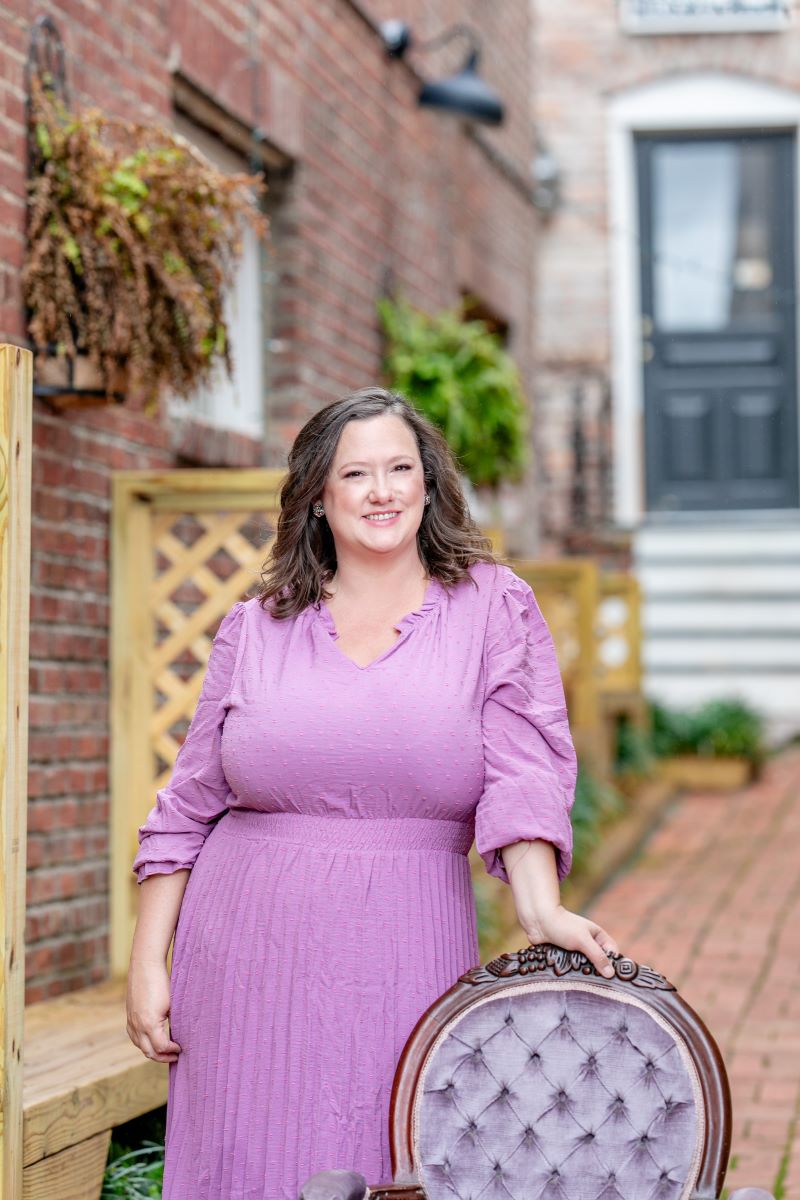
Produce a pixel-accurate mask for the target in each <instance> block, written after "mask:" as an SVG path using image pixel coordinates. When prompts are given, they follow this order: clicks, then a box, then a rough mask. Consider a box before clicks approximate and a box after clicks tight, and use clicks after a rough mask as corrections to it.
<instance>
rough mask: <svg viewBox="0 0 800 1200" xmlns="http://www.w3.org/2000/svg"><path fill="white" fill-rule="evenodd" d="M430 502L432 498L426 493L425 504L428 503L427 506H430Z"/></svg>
mask: <svg viewBox="0 0 800 1200" xmlns="http://www.w3.org/2000/svg"><path fill="white" fill-rule="evenodd" d="M430 502H431V498H430V496H429V495H428V493H427V492H426V493H425V503H426V504H430Z"/></svg>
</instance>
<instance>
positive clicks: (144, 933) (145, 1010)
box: [127, 870, 189, 1062]
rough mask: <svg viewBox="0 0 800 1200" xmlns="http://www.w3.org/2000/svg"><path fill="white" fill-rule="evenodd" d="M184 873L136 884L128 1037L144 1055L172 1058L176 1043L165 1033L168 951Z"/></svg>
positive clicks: (159, 1059)
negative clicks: (136, 898)
mask: <svg viewBox="0 0 800 1200" xmlns="http://www.w3.org/2000/svg"><path fill="white" fill-rule="evenodd" d="M188 879H189V871H185V870H178V871H173V872H171V873H170V874H155V875H150V876H149V877H148V878H147V879H145V880H143V882H142V883H141V884H139V915H138V918H137V921H136V929H135V931H134V934H133V945H132V948H131V961H130V967H129V969H128V995H127V1014H128V1026H127V1028H128V1037H129V1038H130V1039H131V1041H132V1042H133V1044H134V1045H135V1046H138V1047H139V1049H140V1050H141V1051H142V1053H143V1054H144V1055H145V1056H146V1057H147V1058H152V1059H154V1060H155V1061H156V1062H175V1061H176V1059H177V1057H178V1054H179V1053H180V1049H181V1048H180V1046H179V1045H178V1043H177V1042H174V1041H173V1040H172V1039H171V1038H170V1036H169V1032H168V1030H169V1025H168V1019H169V1006H170V990H169V972H168V971H167V953H168V951H169V946H170V942H171V941H172V936H173V934H174V932H175V926H176V925H177V923H178V914H179V912H180V908H181V902H182V900H183V893H184V891H185V890H186V884H187V881H188Z"/></svg>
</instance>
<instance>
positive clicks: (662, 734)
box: [651, 700, 766, 791]
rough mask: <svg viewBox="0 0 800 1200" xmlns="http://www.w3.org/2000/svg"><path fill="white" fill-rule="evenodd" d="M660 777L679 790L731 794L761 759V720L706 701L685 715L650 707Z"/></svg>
mask: <svg viewBox="0 0 800 1200" xmlns="http://www.w3.org/2000/svg"><path fill="white" fill-rule="evenodd" d="M651 713H652V730H653V734H652V739H653V740H652V746H653V752H654V754H655V755H656V756H657V757H658V759H659V774H660V775H661V776H662V778H665V779H667V780H669V781H670V782H671V783H674V784H676V785H678V786H680V787H686V788H698V789H702V790H706V789H713V790H720V791H729V790H736V789H737V788H740V787H743V786H744V785H745V784H746V783H747V782H749V780H751V779H752V778H753V777H754V776H755V775H756V774H757V773H758V771H759V769H760V767H761V764H762V763H763V761H764V757H765V754H766V751H765V745H764V728H763V721H762V719H761V717H760V716H759V715H758V713H756V712H755V711H754V710H753V709H751V708H750V707H749V706H748V705H746V704H744V703H742V702H741V701H738V700H711V701H708V702H707V703H706V704H704V705H702V706H701V707H699V708H697V709H693V710H689V711H687V712H677V711H674V710H671V709H668V708H666V707H664V706H663V705H660V704H653V705H652V706H651Z"/></svg>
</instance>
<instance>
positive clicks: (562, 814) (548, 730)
mask: <svg viewBox="0 0 800 1200" xmlns="http://www.w3.org/2000/svg"><path fill="white" fill-rule="evenodd" d="M484 664H485V683H486V687H485V692H484V699H483V708H482V737H483V750H484V769H485V775H484V788H483V792H482V795H481V798H480V800H479V802H478V805H477V808H476V812H475V843H476V846H477V849H478V852H479V854H480V855H481V857H482V858H483V861H484V864H485V866H486V870H487V871H488V873H489V874H490V875H494V876H496V877H497V878H498V879H502V880H503V881H504V882H505V883H508V875H507V874H506V870H505V867H504V865H503V859H502V856H501V855H500V852H499V851H500V849H501V847H503V846H508V845H510V844H511V843H512V842H517V841H534V840H536V839H542V840H544V841H548V842H551V843H552V844H553V846H554V847H555V849H556V863H557V868H558V877H559V879H563V878H564V877H565V876H566V875H567V874H568V873H569V870H570V867H571V865H572V825H571V822H570V809H571V808H572V804H573V801H574V799H575V781H576V777H577V760H576V756H575V749H574V746H573V744H572V737H571V734H570V730H569V722H568V718H567V708H566V702H565V699H564V688H563V685H562V682H561V674H560V672H559V668H558V661H557V659H556V652H555V647H554V645H553V639H552V637H551V635H550V631H549V629H548V628H547V625H546V623H545V620H544V617H543V616H542V614H541V612H540V610H539V606H538V604H537V603H536V600H535V598H534V594H533V591H532V590H531V588H530V586H529V585H528V584H527V583H525V581H524V580H522V579H520V578H519V576H518V575H515V574H514V572H513V571H512V570H511V569H510V568H508V567H500V568H498V576H497V581H496V584H495V590H494V592H493V595H492V597H491V602H490V606H489V616H488V621H487V628H486V640H485V645H484Z"/></svg>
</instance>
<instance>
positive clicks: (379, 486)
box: [370, 479, 392, 500]
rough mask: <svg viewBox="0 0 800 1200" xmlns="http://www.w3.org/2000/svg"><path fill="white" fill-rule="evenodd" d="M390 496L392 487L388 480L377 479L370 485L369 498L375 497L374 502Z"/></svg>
mask: <svg viewBox="0 0 800 1200" xmlns="http://www.w3.org/2000/svg"><path fill="white" fill-rule="evenodd" d="M391 494H392V486H391V483H390V482H389V480H388V479H378V480H377V481H376V482H375V483H374V484H373V485H372V491H371V492H370V496H371V497H375V499H376V500H383V499H385V498H386V497H387V496H391Z"/></svg>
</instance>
